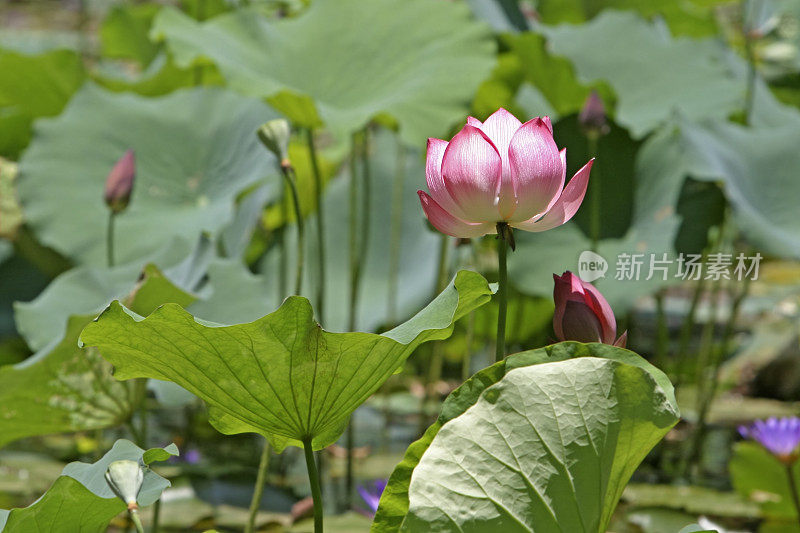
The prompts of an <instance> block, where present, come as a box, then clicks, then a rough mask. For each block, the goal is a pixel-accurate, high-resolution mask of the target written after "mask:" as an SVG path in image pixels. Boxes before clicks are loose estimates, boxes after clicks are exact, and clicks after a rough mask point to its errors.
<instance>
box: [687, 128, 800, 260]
mask: <svg viewBox="0 0 800 533" xmlns="http://www.w3.org/2000/svg"><path fill="white" fill-rule="evenodd" d="M789 117H791V118H789ZM681 133H682V135H683V137H684V140H685V145H686V146H687V147H688V149H689V153H688V154H687V155H686V156H685V157H686V159H689V160H691V162H692V163H693V164H694V174H695V175H696V176H698V177H703V178H706V179H712V180H722V181H723V183H724V186H723V191H724V193H725V195H726V197H727V198H728V201H729V202H730V203H731V205H733V207H734V216H735V218H736V221H737V225H738V227H739V228H740V229H741V231H742V232H743V233H744V235H745V236H746V237H747V239H748V240H749V241H750V242H751V243H752V244H753V245H754V246H756V247H757V248H758V249H760V250H761V251H766V252H767V253H771V254H775V255H779V256H782V257H791V258H800V225H798V223H797V213H798V207H797V201H796V198H797V193H798V192H800V186H798V181H797V174H796V169H797V168H799V167H800V152H798V150H797V149H796V148H797V146H798V143H800V117H798V116H797V114H794V115H788V114H787V115H786V119H785V122H784V123H783V124H781V125H777V126H773V127H761V128H745V127H743V126H739V125H736V124H732V123H729V122H721V121H710V122H707V123H704V124H702V125H699V124H695V123H692V122H688V121H686V122H684V123H683V124H682V126H681Z"/></svg>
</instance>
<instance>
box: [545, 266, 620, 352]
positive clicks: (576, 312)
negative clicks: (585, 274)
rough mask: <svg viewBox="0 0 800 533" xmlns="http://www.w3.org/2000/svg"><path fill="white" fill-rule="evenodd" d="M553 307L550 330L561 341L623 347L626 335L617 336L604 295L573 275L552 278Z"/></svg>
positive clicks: (612, 316)
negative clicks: (554, 306)
mask: <svg viewBox="0 0 800 533" xmlns="http://www.w3.org/2000/svg"><path fill="white" fill-rule="evenodd" d="M553 281H554V283H555V285H554V287H553V300H554V301H555V304H556V311H555V315H554V316H553V330H554V331H555V333H556V338H558V340H560V341H566V340H570V341H579V342H602V343H605V344H613V345H614V346H620V347H622V348H624V347H625V344H626V342H627V340H628V333H627V332H625V333H623V334H622V335H621V336H620V337H619V339H616V341H615V340H614V339H615V337H616V336H617V320H616V319H615V318H614V312H613V311H612V310H611V306H610V305H608V302H607V301H606V299H605V298H603V295H602V294H600V291H598V290H597V289H596V288H595V287H594V286H593V285H592V284H591V283H587V282H585V281H583V280H582V279H581V278H579V277H578V276H576V275H575V274H573V273H572V272H569V271H567V272H564V274H563V275H561V276H560V277H559V276H557V275H555V274H553Z"/></svg>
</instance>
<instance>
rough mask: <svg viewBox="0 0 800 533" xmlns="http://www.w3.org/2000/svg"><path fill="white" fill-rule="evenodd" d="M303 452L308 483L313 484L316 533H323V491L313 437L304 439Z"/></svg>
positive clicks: (312, 494) (312, 493) (312, 495)
mask: <svg viewBox="0 0 800 533" xmlns="http://www.w3.org/2000/svg"><path fill="white" fill-rule="evenodd" d="M303 451H304V452H305V456H306V468H308V481H309V482H310V483H311V497H312V498H313V500H314V533H322V490H321V489H320V484H319V474H318V472H317V463H316V462H314V450H313V448H312V447H311V437H306V438H304V439H303Z"/></svg>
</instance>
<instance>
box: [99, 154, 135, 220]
mask: <svg viewBox="0 0 800 533" xmlns="http://www.w3.org/2000/svg"><path fill="white" fill-rule="evenodd" d="M135 179H136V160H135V157H134V154H133V150H128V151H127V152H125V155H123V156H122V157H121V158H119V160H118V161H117V162H116V163H115V164H114V168H112V169H111V172H109V173H108V177H107V178H106V189H105V195H104V197H105V201H106V205H107V206H108V207H109V209H111V211H112V212H113V213H119V212H121V211H124V210H125V208H126V207H128V202H130V199H131V192H132V191H133V182H134V180H135Z"/></svg>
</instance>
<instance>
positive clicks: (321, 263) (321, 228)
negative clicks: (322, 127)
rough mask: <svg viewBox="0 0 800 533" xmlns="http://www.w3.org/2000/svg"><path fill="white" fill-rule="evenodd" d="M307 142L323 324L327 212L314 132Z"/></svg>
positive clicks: (319, 315)
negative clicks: (314, 207)
mask: <svg viewBox="0 0 800 533" xmlns="http://www.w3.org/2000/svg"><path fill="white" fill-rule="evenodd" d="M306 142H307V143H308V153H309V158H310V159H311V174H312V176H313V178H314V202H315V203H316V205H317V268H318V273H319V280H318V282H317V302H316V303H317V318H318V320H319V321H320V322H323V316H324V312H325V212H324V211H323V204H322V173H321V172H320V169H319V160H318V159H317V149H316V146H315V145H314V132H313V131H312V130H311V129H307V130H306Z"/></svg>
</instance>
